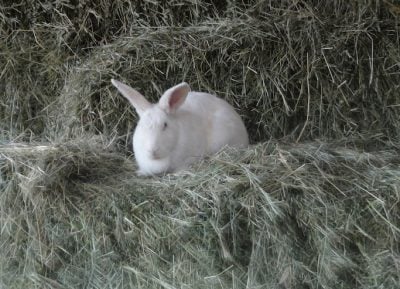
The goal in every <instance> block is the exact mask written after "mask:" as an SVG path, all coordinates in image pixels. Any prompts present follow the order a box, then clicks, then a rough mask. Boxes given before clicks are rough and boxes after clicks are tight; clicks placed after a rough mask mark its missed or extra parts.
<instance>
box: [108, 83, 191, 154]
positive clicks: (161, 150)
mask: <svg viewBox="0 0 400 289" xmlns="http://www.w3.org/2000/svg"><path fill="white" fill-rule="evenodd" d="M111 82H112V84H113V85H114V86H115V87H116V88H117V89H118V90H119V91H120V92H121V94H122V95H123V96H124V97H126V98H127V99H128V100H129V102H130V103H131V104H132V105H133V107H134V108H135V109H136V112H137V113H138V115H139V121H138V124H137V126H136V129H135V134H134V150H135V154H141V155H144V156H145V157H146V158H148V159H150V160H155V161H157V160H163V159H166V158H168V157H169V155H170V152H171V151H173V150H174V148H175V147H176V145H177V143H178V141H179V138H180V136H179V131H180V130H179V122H178V120H177V118H176V112H177V110H178V109H179V107H180V106H181V105H182V104H183V103H184V101H185V99H186V96H187V94H188V93H189V91H190V87H189V85H188V84H187V83H185V82H183V83H180V84H178V85H176V86H174V87H172V88H170V89H168V90H167V91H165V93H164V94H163V95H162V96H161V98H160V100H159V102H158V103H156V104H151V103H150V102H148V101H147V100H146V99H145V98H144V96H143V95H142V94H140V93H139V92H138V91H136V90H135V89H133V88H131V87H129V86H128V85H126V84H123V83H121V82H119V81H117V80H114V79H112V80H111Z"/></svg>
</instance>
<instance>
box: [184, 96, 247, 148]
mask: <svg viewBox="0 0 400 289" xmlns="http://www.w3.org/2000/svg"><path fill="white" fill-rule="evenodd" d="M181 109H182V110H186V111H190V112H191V113H192V114H194V115H196V116H197V117H201V118H203V122H202V123H203V125H206V131H207V136H206V137H207V143H208V149H207V151H208V153H210V154H212V153H215V152H217V151H219V150H220V149H221V148H222V147H223V146H225V145H229V146H232V147H237V148H242V147H246V146H247V145H248V143H249V141H248V134H247V130H246V127H245V125H244V123H243V121H242V119H241V117H240V116H239V114H238V113H237V112H236V111H235V109H234V108H233V107H232V106H231V105H230V104H229V103H228V102H226V101H225V100H224V99H222V98H219V97H217V96H214V95H211V94H208V93H203V92H190V93H189V94H188V96H187V99H186V101H185V103H184V104H183V105H182V108H181Z"/></svg>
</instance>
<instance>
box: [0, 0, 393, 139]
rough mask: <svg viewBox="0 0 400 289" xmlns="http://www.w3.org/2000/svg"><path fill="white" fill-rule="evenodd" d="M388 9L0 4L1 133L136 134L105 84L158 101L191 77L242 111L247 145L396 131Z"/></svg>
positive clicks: (382, 5) (371, 4) (375, 4)
mask: <svg viewBox="0 0 400 289" xmlns="http://www.w3.org/2000/svg"><path fill="white" fill-rule="evenodd" d="M393 7H397V6H396V5H395V4H392V2H390V1H386V2H384V1H353V2H352V3H347V2H343V1H332V3H331V4H330V5H326V3H325V1H321V0H310V1H296V2H293V1H286V0H285V1H278V2H274V3H270V1H246V2H245V3H243V1H229V2H219V1H205V0H202V1H196V4H193V3H192V1H178V0H174V1H167V2H166V3H164V2H163V3H162V4H160V3H158V2H155V1H118V3H114V2H112V1H99V2H96V1H94V2H90V3H89V2H86V1H77V2H76V3H74V4H72V3H71V4H67V3H65V2H60V3H56V4H55V3H53V2H52V1H41V2H40V4H38V3H34V2H32V3H30V4H27V5H24V6H23V7H22V6H21V7H18V8H17V9H8V8H6V7H3V8H1V9H2V15H5V16H4V17H5V19H6V21H5V22H4V23H3V24H2V31H4V32H5V33H6V35H7V38H6V39H7V41H5V42H2V43H0V49H1V50H2V51H5V52H4V53H3V54H1V55H0V57H1V59H0V60H1V62H2V63H5V64H6V65H5V68H4V69H3V71H2V77H1V82H0V87H1V91H3V92H4V97H3V98H2V100H0V101H1V103H0V120H1V121H2V123H4V131H3V132H2V134H4V135H5V138H11V139H12V138H15V137H16V136H18V137H21V138H22V137H24V138H25V139H29V137H32V133H33V134H34V136H35V137H36V138H37V139H39V140H41V139H44V138H46V139H49V138H50V139H52V140H57V139H59V138H64V139H65V138H71V137H72V138H74V137H78V136H80V135H82V133H85V132H88V131H90V132H92V133H97V134H98V133H105V134H107V135H109V134H112V135H123V134H129V132H130V131H131V129H132V123H134V122H135V117H133V116H132V115H130V113H128V112H129V111H130V110H128V111H127V104H126V102H125V101H122V100H121V99H120V97H119V96H118V95H117V93H116V91H115V90H114V89H112V88H111V86H110V83H109V79H110V78H111V77H114V78H121V79H123V80H125V81H127V82H128V83H129V84H131V85H133V86H135V87H136V88H138V89H139V90H141V91H142V92H143V93H145V94H146V95H147V96H149V97H150V98H152V99H156V98H157V97H158V95H159V94H160V93H161V91H162V90H164V89H166V88H167V87H169V86H171V85H172V84H174V83H176V82H178V81H182V80H184V79H185V80H186V81H188V82H190V83H191V84H192V86H193V89H195V90H204V91H209V92H215V93H217V94H218V95H220V96H221V97H224V98H226V99H228V101H229V102H231V103H232V104H234V105H235V106H236V108H237V109H238V110H239V111H240V113H241V115H243V117H244V118H245V121H246V124H247V126H248V128H249V130H250V131H251V135H252V138H253V141H259V140H267V139H269V138H271V137H282V136H291V137H292V139H295V140H300V139H310V138H316V137H330V138H331V137H339V138H341V137H343V136H351V135H354V134H360V133H366V132H368V133H371V132H373V133H375V132H383V133H384V134H385V135H386V136H387V137H388V138H392V137H393V136H398V135H399V127H400V124H399V118H398V115H399V105H398V99H399V95H398V91H399V83H400V76H399V73H398V63H399V44H398V43H399V35H400V33H399V25H398V21H397V17H398V14H396V13H395V12H394V11H396V10H394V8H393ZM76 8H79V9H76ZM55 9H57V10H55ZM56 11H58V12H56ZM60 110H61V113H62V115H61V116H60ZM121 111H122V112H124V113H122V114H121ZM54 116H56V117H54ZM65 126H67V127H68V129H67V130H65V129H64V127H65Z"/></svg>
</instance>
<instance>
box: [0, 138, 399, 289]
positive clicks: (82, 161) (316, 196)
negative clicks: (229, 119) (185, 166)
mask: <svg viewBox="0 0 400 289" xmlns="http://www.w3.org/2000/svg"><path fill="white" fill-rule="evenodd" d="M98 143H99V141H96V140H91V139H89V140H81V142H80V143H77V142H72V143H66V144H62V145H52V146H39V145H38V146H29V147H23V146H17V147H15V146H14V147H2V148H1V151H2V153H3V154H2V155H3V159H2V163H1V176H2V191H3V193H2V196H1V202H0V203H1V208H0V209H1V213H0V214H1V215H0V218H1V221H2V234H1V238H2V250H1V253H0V254H1V255H0V259H1V260H2V262H1V267H0V268H1V280H2V283H3V284H2V285H3V286H5V287H6V288H27V287H32V284H34V285H35V286H37V287H38V288H398V284H399V282H400V280H399V274H398V273H399V265H400V264H399V257H400V255H399V246H398V238H399V237H400V230H399V228H400V221H399V199H400V195H399V192H400V171H399V169H398V166H399V164H400V157H399V149H400V147H399V146H397V147H395V146H393V147H391V148H390V149H389V148H386V149H385V150H383V151H375V152H373V153H367V152H360V150H361V149H360V148H357V146H356V145H355V144H351V143H348V144H346V145H345V144H344V143H341V144H339V143H335V144H331V145H326V144H323V143H315V142H314V143H306V144H301V145H300V144H299V145H288V144H282V143H281V144H280V143H275V142H267V143H264V144H260V145H257V146H255V147H253V148H252V149H249V150H246V151H241V152H237V151H236V152H235V151H224V152H221V153H220V154H219V155H217V156H216V157H215V158H213V159H209V160H205V161H204V162H202V163H200V164H197V165H196V167H195V168H193V171H185V172H181V173H179V174H176V175H167V176H164V177H161V178H155V179H143V178H138V177H135V174H134V167H133V166H132V161H131V160H126V159H124V158H123V157H121V155H120V154H119V153H118V152H116V151H115V150H113V149H112V148H110V147H107V146H106V144H103V146H100V145H98ZM4 155H7V157H6V158H5V157H4ZM28 285H29V286H28Z"/></svg>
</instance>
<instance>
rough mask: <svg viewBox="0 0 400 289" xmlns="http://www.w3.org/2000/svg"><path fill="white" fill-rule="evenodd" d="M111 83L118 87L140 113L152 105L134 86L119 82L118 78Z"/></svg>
mask: <svg viewBox="0 0 400 289" xmlns="http://www.w3.org/2000/svg"><path fill="white" fill-rule="evenodd" d="M111 83H112V84H113V85H114V86H115V87H116V88H117V89H118V91H119V92H120V93H121V94H122V95H123V96H125V97H126V98H127V99H128V100H129V102H130V103H131V104H132V105H133V107H134V108H135V109H136V112H137V113H138V114H139V116H140V115H142V113H143V112H144V111H145V110H147V109H149V108H150V107H151V103H150V102H148V101H147V99H145V98H144V96H143V95H142V94H140V92H138V91H136V90H135V89H133V88H132V87H130V86H128V85H126V84H124V83H122V82H119V81H118V80H115V79H111Z"/></svg>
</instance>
